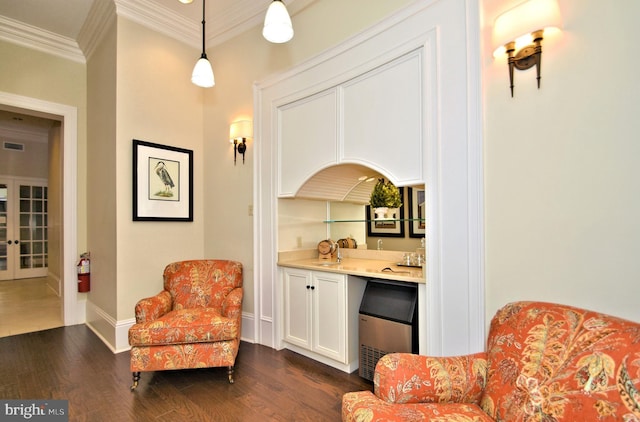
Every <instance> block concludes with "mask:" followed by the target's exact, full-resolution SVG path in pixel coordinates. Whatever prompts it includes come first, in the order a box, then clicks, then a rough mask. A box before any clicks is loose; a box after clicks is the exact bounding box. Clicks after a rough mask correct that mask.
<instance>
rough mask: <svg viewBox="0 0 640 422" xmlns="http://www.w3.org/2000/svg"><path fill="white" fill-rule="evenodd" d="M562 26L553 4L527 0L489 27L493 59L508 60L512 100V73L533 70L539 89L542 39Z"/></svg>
mask: <svg viewBox="0 0 640 422" xmlns="http://www.w3.org/2000/svg"><path fill="white" fill-rule="evenodd" d="M561 26H562V19H561V17H560V8H559V7H558V2H557V0H528V1H525V2H522V3H520V4H518V5H517V6H515V7H514V8H512V9H509V10H507V11H506V12H504V13H503V14H501V15H500V16H498V18H497V19H496V20H495V23H494V25H493V47H494V49H495V50H494V52H493V57H499V56H500V55H502V54H505V53H506V54H507V55H508V57H509V60H508V65H509V82H510V87H511V96H512V97H513V70H514V68H515V69H518V70H526V69H530V68H532V67H533V66H535V67H536V74H537V78H536V79H537V80H538V89H540V66H541V60H542V46H541V44H540V43H541V42H542V38H543V36H546V35H548V34H549V33H550V32H553V31H559V30H560V28H561Z"/></svg>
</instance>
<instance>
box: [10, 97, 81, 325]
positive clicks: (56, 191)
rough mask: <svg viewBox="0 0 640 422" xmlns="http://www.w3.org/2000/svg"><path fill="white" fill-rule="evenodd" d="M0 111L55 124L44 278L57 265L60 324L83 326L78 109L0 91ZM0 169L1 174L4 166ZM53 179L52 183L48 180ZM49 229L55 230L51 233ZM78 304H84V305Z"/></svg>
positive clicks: (49, 157) (50, 152) (50, 150)
mask: <svg viewBox="0 0 640 422" xmlns="http://www.w3.org/2000/svg"><path fill="white" fill-rule="evenodd" d="M0 111H5V112H7V111H8V112H13V113H18V114H22V115H24V116H29V117H37V118H44V119H49V120H51V121H53V122H55V123H56V125H57V126H56V128H55V130H56V131H57V132H56V133H57V134H56V136H57V139H58V142H56V144H55V146H54V147H52V145H51V141H50V140H49V144H48V145H47V153H46V157H47V160H48V161H49V162H55V163H56V166H57V170H56V171H52V172H49V173H50V174H49V177H48V188H47V195H48V213H49V216H48V226H49V230H48V232H49V235H48V261H47V264H48V271H49V276H48V277H47V279H49V280H51V279H52V277H51V272H52V271H51V270H52V267H53V266H54V265H57V266H58V269H57V270H56V273H57V274H58V276H56V277H55V278H54V286H52V287H54V289H55V288H57V290H58V292H59V295H60V298H61V302H62V309H61V313H62V320H63V323H64V325H74V324H79V323H84V322H85V312H84V309H83V307H82V308H81V307H79V306H78V305H79V300H78V293H77V277H76V260H77V250H78V248H77V242H78V240H77V232H78V229H77V203H78V200H77V168H78V160H77V149H78V147H77V139H78V110H77V108H76V107H72V106H68V105H64V104H59V103H53V102H48V101H44V100H40V99H37V98H30V97H24V96H20V95H16V94H10V93H5V92H0ZM0 148H2V146H0ZM2 168H3V172H4V169H5V166H3V167H2ZM54 178H55V180H52V179H54ZM53 185H55V186H56V188H54V187H53ZM53 209H56V210H57V211H56V212H57V221H55V222H52V213H53ZM52 227H55V228H56V230H57V231H55V230H54V231H53V232H52V230H51V228H52ZM51 233H55V235H52V234H51ZM54 244H55V245H56V246H54ZM81 304H82V305H84V302H81Z"/></svg>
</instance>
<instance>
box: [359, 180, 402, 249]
mask: <svg viewBox="0 0 640 422" xmlns="http://www.w3.org/2000/svg"><path fill="white" fill-rule="evenodd" d="M402 191H403V190H402V189H400V198H401V200H402V206H401V207H400V208H398V214H399V215H398V216H397V217H398V218H397V219H394V220H376V219H375V214H374V212H373V208H371V205H367V206H366V207H365V220H366V222H367V236H368V237H405V236H404V208H405V204H404V195H403V192H402Z"/></svg>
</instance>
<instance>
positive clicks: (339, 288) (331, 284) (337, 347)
mask: <svg viewBox="0 0 640 422" xmlns="http://www.w3.org/2000/svg"><path fill="white" fill-rule="evenodd" d="M345 279H346V276H345V275H342V274H333V273H323V272H314V273H313V286H314V289H313V290H312V293H311V297H312V300H313V307H312V309H313V317H312V323H313V351H314V352H316V353H319V354H321V355H323V356H326V357H328V358H331V359H334V360H337V361H339V362H342V363H345V357H346V345H345V335H346V329H345V324H346V317H345V313H346V304H345V297H346V295H345V288H346V280H345Z"/></svg>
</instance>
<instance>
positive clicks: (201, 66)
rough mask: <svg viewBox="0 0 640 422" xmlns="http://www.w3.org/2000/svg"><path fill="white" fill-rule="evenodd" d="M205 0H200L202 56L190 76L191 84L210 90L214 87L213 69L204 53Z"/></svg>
mask: <svg viewBox="0 0 640 422" xmlns="http://www.w3.org/2000/svg"><path fill="white" fill-rule="evenodd" d="M204 5H205V0H202V55H201V56H200V59H198V61H197V62H196V65H195V67H194V68H193V73H192V74H191V82H193V83H194V84H196V85H198V86H201V87H203V88H211V87H212V86H214V85H215V83H216V82H215V79H214V78H213V69H212V68H211V63H209V59H207V53H205V51H204V39H205V31H204V24H205V19H204V10H205V6H204Z"/></svg>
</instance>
